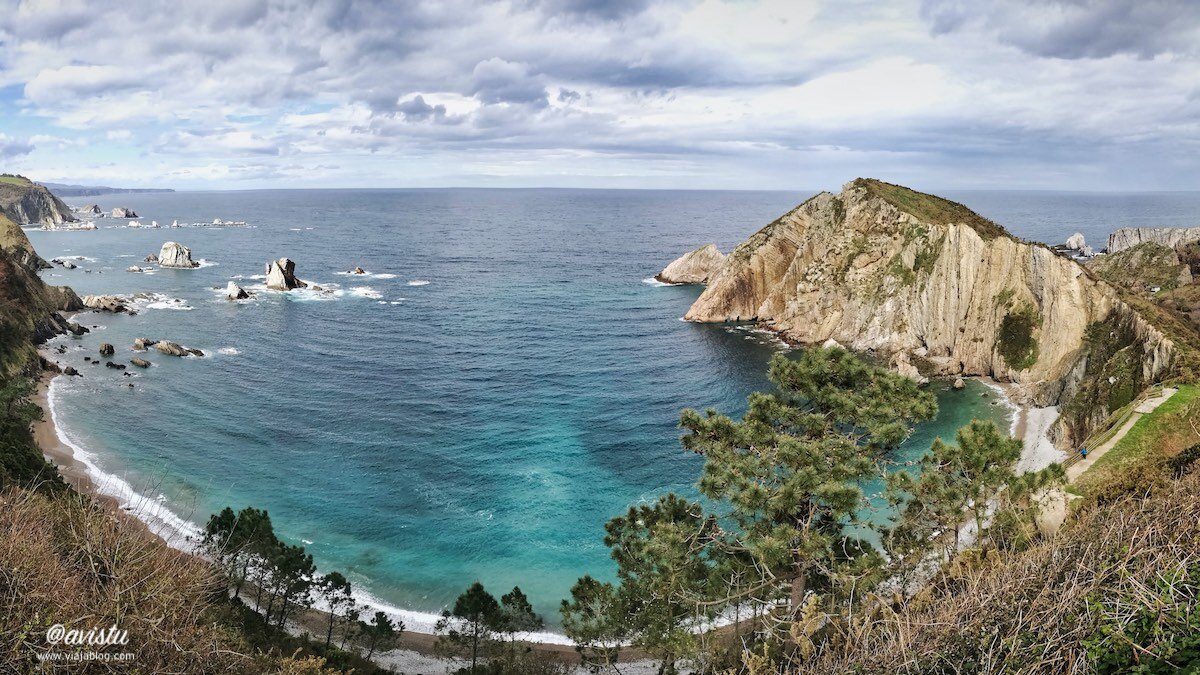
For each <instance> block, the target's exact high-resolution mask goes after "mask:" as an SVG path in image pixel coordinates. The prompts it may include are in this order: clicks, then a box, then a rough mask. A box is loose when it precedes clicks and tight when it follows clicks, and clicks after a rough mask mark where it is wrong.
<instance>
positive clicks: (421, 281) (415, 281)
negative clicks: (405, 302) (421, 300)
mask: <svg viewBox="0 0 1200 675" xmlns="http://www.w3.org/2000/svg"><path fill="white" fill-rule="evenodd" d="M408 285H409V286H428V285H429V282H428V281H425V280H424V279H413V280H412V281H410V282H408Z"/></svg>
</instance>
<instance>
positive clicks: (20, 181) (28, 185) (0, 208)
mask: <svg viewBox="0 0 1200 675" xmlns="http://www.w3.org/2000/svg"><path fill="white" fill-rule="evenodd" d="M0 214H3V215H4V216H7V217H8V219H9V220H11V221H13V222H14V223H16V224H18V225H26V224H31V225H61V224H63V223H70V222H74V221H75V217H74V216H72V215H71V209H70V208H69V207H68V206H67V205H66V204H64V203H63V201H62V200H61V199H59V198H58V197H55V196H54V194H53V193H51V192H50V191H49V190H47V189H46V188H45V187H44V186H42V185H38V184H37V183H34V182H33V181H31V180H29V179H28V178H25V177H24V176H14V175H11V174H5V175H3V176H0Z"/></svg>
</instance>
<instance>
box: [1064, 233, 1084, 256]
mask: <svg viewBox="0 0 1200 675" xmlns="http://www.w3.org/2000/svg"><path fill="white" fill-rule="evenodd" d="M1086 246H1087V241H1085V240H1084V238H1083V235H1082V234H1081V233H1079V232H1076V233H1075V234H1073V235H1071V236H1069V237H1067V243H1066V247H1067V248H1069V249H1071V250H1072V251H1082V250H1083V249H1084V247H1086Z"/></svg>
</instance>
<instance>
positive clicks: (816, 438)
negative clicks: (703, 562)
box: [681, 348, 937, 619]
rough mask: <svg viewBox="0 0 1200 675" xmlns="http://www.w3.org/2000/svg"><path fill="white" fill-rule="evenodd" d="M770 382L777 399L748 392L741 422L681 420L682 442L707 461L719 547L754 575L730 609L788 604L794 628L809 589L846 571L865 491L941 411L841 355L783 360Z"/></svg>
mask: <svg viewBox="0 0 1200 675" xmlns="http://www.w3.org/2000/svg"><path fill="white" fill-rule="evenodd" d="M769 376H770V379H771V381H772V382H774V383H775V385H776V386H777V387H778V389H779V391H778V393H775V394H764V393H756V394H752V395H751V396H750V398H749V409H748V410H747V412H746V413H745V415H744V416H743V417H742V419H741V420H740V421H735V420H732V419H730V418H728V417H726V416H723V415H719V414H717V413H716V412H715V411H713V410H709V411H707V412H706V413H705V414H703V415H701V414H700V413H698V412H696V411H693V410H686V411H684V413H683V416H682V421H681V425H682V427H683V428H684V429H685V431H686V433H685V435H684V436H683V439H682V442H683V445H684V447H685V448H687V449H689V450H692V451H694V452H697V453H699V454H701V455H703V456H704V458H705V463H704V468H703V471H702V475H701V478H700V482H699V487H700V491H701V493H703V494H704V496H706V497H708V498H709V499H711V500H713V501H714V502H716V503H718V504H719V505H721V506H722V507H723V508H724V509H725V511H726V513H724V514H722V515H723V517H725V518H728V520H729V521H731V522H732V524H733V527H731V528H730V530H729V532H728V533H727V534H726V536H725V537H723V538H722V541H721V545H722V546H723V547H725V548H726V549H727V553H728V554H730V555H733V556H741V557H742V558H744V559H745V560H746V561H747V563H748V564H749V565H750V568H749V569H752V570H753V571H754V575H753V577H752V579H751V580H749V581H747V582H746V585H745V586H744V587H742V588H739V589H730V592H729V596H728V598H727V600H728V601H729V602H734V601H736V600H738V599H741V598H747V597H752V598H757V599H760V600H761V601H763V602H770V601H772V600H774V599H775V598H778V597H779V596H780V595H781V594H784V595H783V597H782V600H783V603H784V608H783V612H782V615H783V616H782V617H781V618H784V619H790V618H794V617H797V616H798V614H799V612H800V610H801V608H802V607H803V606H804V597H805V594H806V592H807V591H808V590H809V583H810V581H812V580H814V578H816V579H820V580H822V581H824V582H826V583H828V582H829V581H830V580H831V579H832V578H833V577H834V575H835V568H836V567H837V566H838V565H839V564H840V563H841V562H843V555H842V551H844V550H845V547H844V546H843V545H844V544H846V543H847V537H846V535H845V534H844V531H845V526H846V525H847V524H851V523H854V522H856V520H857V518H858V516H859V512H860V511H861V510H862V509H863V508H864V506H865V505H866V503H865V498H864V495H863V491H862V488H861V484H862V483H863V482H864V481H866V480H868V479H871V478H876V477H878V476H879V475H881V468H880V466H879V464H878V460H879V459H880V458H881V456H882V455H883V454H884V453H886V452H887V451H889V450H892V449H894V448H895V447H896V446H897V445H899V444H900V443H901V442H902V441H903V440H904V439H905V438H907V436H908V434H909V433H910V432H911V425H912V424H913V423H915V422H917V421H920V420H926V419H931V418H932V417H933V416H934V415H935V414H936V411H937V404H936V401H935V399H934V397H933V396H932V395H930V394H929V393H927V392H924V391H922V390H921V389H919V388H918V385H917V383H916V382H914V381H913V380H911V379H909V378H907V377H904V376H901V375H898V374H896V373H892V372H890V371H887V370H885V369H883V368H880V367H878V366H874V365H871V364H868V363H866V362H864V361H862V360H861V359H859V358H858V357H856V356H854V355H853V354H851V353H850V352H848V351H846V350H844V349H840V348H832V349H810V350H806V351H804V352H803V353H802V354H801V355H800V356H799V358H797V359H795V360H791V359H787V358H784V357H782V356H776V357H775V358H774V359H772V361H771V366H770V371H769ZM785 592H786V593H785Z"/></svg>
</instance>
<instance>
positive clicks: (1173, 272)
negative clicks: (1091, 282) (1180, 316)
mask: <svg viewBox="0 0 1200 675" xmlns="http://www.w3.org/2000/svg"><path fill="white" fill-rule="evenodd" d="M1088 266H1089V267H1091V268H1092V269H1093V270H1095V272H1096V274H1097V275H1098V276H1099V277H1100V278H1101V279H1104V280H1105V281H1107V282H1109V283H1111V284H1115V285H1118V286H1125V287H1126V288H1132V289H1135V290H1148V289H1151V288H1162V289H1166V290H1169V289H1172V288H1175V287H1176V286H1178V285H1180V281H1182V280H1183V279H1181V269H1182V267H1183V263H1181V262H1180V260H1179V256H1178V255H1176V253H1175V249H1171V248H1167V247H1166V246H1163V245H1162V244H1156V243H1154V242H1152V241H1147V242H1144V243H1141V244H1138V245H1137V246H1134V247H1133V248H1127V249H1125V250H1124V251H1119V252H1117V253H1113V254H1110V255H1106V256H1098V257H1096V258H1095V259H1093V260H1092V261H1091V262H1090V263H1089V265H1088Z"/></svg>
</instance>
